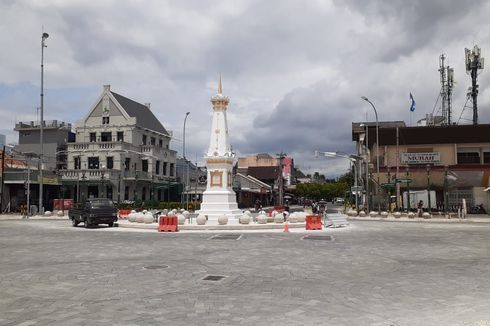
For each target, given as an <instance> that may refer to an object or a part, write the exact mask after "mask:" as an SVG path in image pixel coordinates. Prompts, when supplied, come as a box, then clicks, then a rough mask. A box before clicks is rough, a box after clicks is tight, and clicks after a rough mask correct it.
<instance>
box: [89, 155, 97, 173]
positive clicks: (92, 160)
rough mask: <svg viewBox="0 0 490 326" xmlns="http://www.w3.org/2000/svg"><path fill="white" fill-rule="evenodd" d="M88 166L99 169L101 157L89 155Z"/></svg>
mask: <svg viewBox="0 0 490 326" xmlns="http://www.w3.org/2000/svg"><path fill="white" fill-rule="evenodd" d="M88 168H89V169H92V170H93V169H95V170H98V169H99V158H98V157H89V158H88Z"/></svg>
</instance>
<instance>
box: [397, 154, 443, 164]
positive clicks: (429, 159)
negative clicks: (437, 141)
mask: <svg viewBox="0 0 490 326" xmlns="http://www.w3.org/2000/svg"><path fill="white" fill-rule="evenodd" d="M401 163H402V164H438V163H441V153H439V152H432V153H401Z"/></svg>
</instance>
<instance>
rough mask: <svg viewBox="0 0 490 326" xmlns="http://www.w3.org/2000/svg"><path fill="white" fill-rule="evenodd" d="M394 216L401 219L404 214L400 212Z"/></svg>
mask: <svg viewBox="0 0 490 326" xmlns="http://www.w3.org/2000/svg"><path fill="white" fill-rule="evenodd" d="M393 216H394V217H395V218H400V217H402V213H400V212H394V213H393Z"/></svg>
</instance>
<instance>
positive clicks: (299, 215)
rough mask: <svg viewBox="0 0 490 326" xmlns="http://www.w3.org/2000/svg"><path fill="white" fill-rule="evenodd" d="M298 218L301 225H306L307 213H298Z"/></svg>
mask: <svg viewBox="0 0 490 326" xmlns="http://www.w3.org/2000/svg"><path fill="white" fill-rule="evenodd" d="M296 218H297V220H298V222H299V223H304V222H305V220H306V212H298V213H297V215H296Z"/></svg>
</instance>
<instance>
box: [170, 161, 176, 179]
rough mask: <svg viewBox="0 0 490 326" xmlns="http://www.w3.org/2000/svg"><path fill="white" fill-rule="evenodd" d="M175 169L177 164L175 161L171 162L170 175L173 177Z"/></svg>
mask: <svg viewBox="0 0 490 326" xmlns="http://www.w3.org/2000/svg"><path fill="white" fill-rule="evenodd" d="M174 169H175V164H174V163H170V176H171V177H173V176H174Z"/></svg>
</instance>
